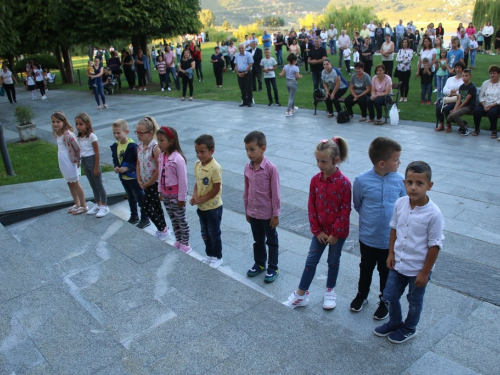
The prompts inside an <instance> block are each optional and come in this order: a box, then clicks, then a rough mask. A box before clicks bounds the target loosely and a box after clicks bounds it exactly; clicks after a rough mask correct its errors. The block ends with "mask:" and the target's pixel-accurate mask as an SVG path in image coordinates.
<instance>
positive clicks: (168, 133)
mask: <svg viewBox="0 0 500 375" xmlns="http://www.w3.org/2000/svg"><path fill="white" fill-rule="evenodd" d="M160 129H162V130H163V131H164V132H165V133H167V135H168V137H169V138H170V139H174V133H173V132H172V130H170V129H169V128H167V127H166V126H162V127H161V128H160Z"/></svg>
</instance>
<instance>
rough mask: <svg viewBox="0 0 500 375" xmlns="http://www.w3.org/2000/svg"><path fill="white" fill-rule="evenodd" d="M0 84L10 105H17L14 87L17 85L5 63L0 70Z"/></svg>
mask: <svg viewBox="0 0 500 375" xmlns="http://www.w3.org/2000/svg"><path fill="white" fill-rule="evenodd" d="M0 82H2V86H3V88H4V89H5V92H6V93H7V98H8V99H9V102H10V104H13V103H17V100H16V86H15V85H14V83H15V84H16V85H17V81H16V77H15V76H14V75H13V74H12V72H11V71H10V70H9V67H8V66H7V64H5V63H4V64H3V65H2V70H1V71H0Z"/></svg>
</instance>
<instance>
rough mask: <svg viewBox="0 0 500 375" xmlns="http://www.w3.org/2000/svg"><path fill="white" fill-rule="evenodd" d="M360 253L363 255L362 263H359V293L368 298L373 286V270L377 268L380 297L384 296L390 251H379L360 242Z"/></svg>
mask: <svg viewBox="0 0 500 375" xmlns="http://www.w3.org/2000/svg"><path fill="white" fill-rule="evenodd" d="M359 251H360V253H361V262H360V263H359V282H358V293H359V294H360V295H361V296H362V297H363V298H367V297H368V294H369V293H370V285H371V284H372V276H373V270H374V269H375V266H377V270H378V274H379V277H380V295H382V293H383V292H384V289H385V284H386V283H387V276H388V275H389V269H388V268H387V264H386V260H387V256H388V255H389V249H377V248H376V247H371V246H368V245H365V244H364V243H363V242H361V241H359Z"/></svg>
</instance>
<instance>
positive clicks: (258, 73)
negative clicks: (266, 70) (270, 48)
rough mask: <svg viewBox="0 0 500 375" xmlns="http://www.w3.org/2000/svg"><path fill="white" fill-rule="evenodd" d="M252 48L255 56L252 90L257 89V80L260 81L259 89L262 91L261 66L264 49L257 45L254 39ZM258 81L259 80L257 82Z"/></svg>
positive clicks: (251, 51)
mask: <svg viewBox="0 0 500 375" xmlns="http://www.w3.org/2000/svg"><path fill="white" fill-rule="evenodd" d="M251 46H252V49H251V50H250V53H251V54H252V57H253V65H252V76H253V80H252V91H257V82H258V83H259V87H258V90H259V91H262V68H261V66H260V62H261V61H262V50H261V49H260V48H258V47H257V41H255V40H254V41H252V43H251ZM255 81H257V82H255Z"/></svg>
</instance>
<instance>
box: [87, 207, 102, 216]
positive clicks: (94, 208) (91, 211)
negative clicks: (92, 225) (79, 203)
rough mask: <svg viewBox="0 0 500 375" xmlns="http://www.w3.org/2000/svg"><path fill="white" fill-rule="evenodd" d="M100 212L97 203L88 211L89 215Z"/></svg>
mask: <svg viewBox="0 0 500 375" xmlns="http://www.w3.org/2000/svg"><path fill="white" fill-rule="evenodd" d="M98 212H99V206H98V205H97V204H94V207H92V208H91V209H90V210H88V211H87V215H95V214H96V213H98Z"/></svg>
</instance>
